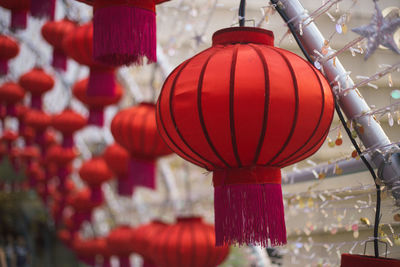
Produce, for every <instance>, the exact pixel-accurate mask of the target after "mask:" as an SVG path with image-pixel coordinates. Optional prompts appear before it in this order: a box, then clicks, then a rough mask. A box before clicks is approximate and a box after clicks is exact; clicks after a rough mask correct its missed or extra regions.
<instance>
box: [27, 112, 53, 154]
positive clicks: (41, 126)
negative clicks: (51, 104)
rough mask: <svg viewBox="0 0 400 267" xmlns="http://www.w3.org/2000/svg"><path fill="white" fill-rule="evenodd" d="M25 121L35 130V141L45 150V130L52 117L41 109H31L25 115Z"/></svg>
mask: <svg viewBox="0 0 400 267" xmlns="http://www.w3.org/2000/svg"><path fill="white" fill-rule="evenodd" d="M25 123H26V125H27V126H29V127H31V128H33V129H34V130H35V142H36V144H38V145H39V146H40V147H41V149H42V152H44V150H45V148H46V146H47V144H46V135H45V131H46V128H47V127H49V126H50V123H51V117H50V116H49V115H47V114H46V113H45V112H43V111H41V110H31V111H29V112H28V113H27V114H26V116H25Z"/></svg>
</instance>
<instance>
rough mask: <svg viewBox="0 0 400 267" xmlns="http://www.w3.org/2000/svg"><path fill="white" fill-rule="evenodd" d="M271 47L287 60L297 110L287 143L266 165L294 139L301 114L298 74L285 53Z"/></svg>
mask: <svg viewBox="0 0 400 267" xmlns="http://www.w3.org/2000/svg"><path fill="white" fill-rule="evenodd" d="M270 49H273V50H274V51H275V52H277V53H278V54H279V55H280V56H281V57H282V58H283V60H284V61H285V63H286V65H287V67H288V69H289V71H290V74H291V76H292V82H293V87H294V94H295V101H296V103H295V110H294V118H293V123H292V128H291V129H290V132H289V136H288V137H287V139H286V141H285V143H284V144H283V146H282V147H281V149H280V150H279V151H278V153H276V154H275V156H273V157H272V159H270V160H269V161H268V162H267V163H266V164H264V165H271V162H272V161H274V160H275V159H276V158H277V157H278V156H279V155H280V154H281V153H282V152H283V151H284V150H285V148H286V147H287V145H288V144H289V142H290V140H291V139H292V136H293V133H294V129H295V128H296V125H297V119H298V115H299V114H298V113H299V88H298V86H297V79H296V75H295V73H294V70H293V67H292V65H291V64H290V62H289V60H288V58H287V57H286V56H285V55H284V54H282V52H281V51H279V50H278V49H276V48H273V47H270Z"/></svg>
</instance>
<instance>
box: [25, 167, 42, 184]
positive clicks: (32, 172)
mask: <svg viewBox="0 0 400 267" xmlns="http://www.w3.org/2000/svg"><path fill="white" fill-rule="evenodd" d="M25 174H26V177H28V182H29V186H30V187H31V188H35V187H36V186H37V185H38V184H39V183H43V182H44V181H45V173H44V170H43V168H42V167H40V165H39V164H38V163H37V162H33V163H32V164H30V165H29V166H28V168H27V169H26V172H25Z"/></svg>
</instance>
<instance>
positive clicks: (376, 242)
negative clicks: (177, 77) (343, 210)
mask: <svg viewBox="0 0 400 267" xmlns="http://www.w3.org/2000/svg"><path fill="white" fill-rule="evenodd" d="M271 3H272V4H273V6H274V7H275V9H276V11H277V12H278V13H279V15H280V16H281V17H282V19H283V20H284V21H285V22H286V24H287V26H288V27H289V30H290V32H291V33H292V35H293V37H294V39H295V40H296V43H297V44H298V46H299V47H300V49H301V51H302V52H303V54H304V56H305V57H306V58H307V60H308V61H309V62H310V63H311V64H314V62H313V60H312V59H311V57H310V55H309V54H308V53H307V51H306V49H305V48H304V46H303V44H302V43H301V40H300V38H299V37H298V35H297V32H296V29H295V27H294V25H293V24H292V22H291V21H290V19H289V17H288V16H287V15H286V13H285V12H284V11H283V9H282V7H281V6H280V2H279V0H271ZM335 110H336V113H337V114H338V116H339V119H340V121H341V123H342V124H343V128H344V129H345V130H346V133H347V135H348V137H349V139H350V141H351V143H352V144H353V146H354V148H355V149H356V151H357V153H358V155H359V156H360V158H361V160H362V161H363V163H364V164H365V166H366V167H367V168H368V170H369V172H370V173H371V176H372V178H373V179H374V183H375V187H376V210H375V222H374V254H375V257H379V246H378V245H379V238H378V228H379V221H380V214H381V187H380V185H379V184H378V183H377V181H378V180H377V176H376V174H375V171H374V169H373V168H372V166H371V164H370V163H369V162H368V160H367V159H366V158H365V157H364V155H363V153H362V152H361V149H360V147H359V146H358V144H357V142H356V140H355V139H354V138H353V136H352V135H351V131H350V129H349V127H347V123H346V120H345V118H344V116H343V113H342V111H341V109H340V107H339V104H338V102H337V99H336V98H335Z"/></svg>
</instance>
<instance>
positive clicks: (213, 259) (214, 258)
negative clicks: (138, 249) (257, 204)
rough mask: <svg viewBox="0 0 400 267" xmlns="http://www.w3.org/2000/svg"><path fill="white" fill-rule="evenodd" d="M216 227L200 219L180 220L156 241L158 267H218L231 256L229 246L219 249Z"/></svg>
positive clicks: (155, 251) (152, 247) (161, 233)
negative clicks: (215, 232)
mask: <svg viewBox="0 0 400 267" xmlns="http://www.w3.org/2000/svg"><path fill="white" fill-rule="evenodd" d="M214 240H215V234H214V227H213V226H212V225H208V224H205V223H204V222H203V221H202V219H201V218H200V217H187V218H178V219H177V222H176V223H175V224H171V225H168V226H166V227H165V228H164V229H163V230H162V231H161V232H160V233H158V235H157V238H155V239H154V240H153V241H152V244H151V249H152V250H153V260H154V262H155V263H156V265H157V266H158V267H169V266H174V267H214V266H218V265H219V264H221V263H222V262H223V261H224V260H225V259H226V257H227V256H228V254H229V247H215V243H214Z"/></svg>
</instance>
